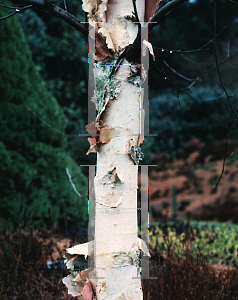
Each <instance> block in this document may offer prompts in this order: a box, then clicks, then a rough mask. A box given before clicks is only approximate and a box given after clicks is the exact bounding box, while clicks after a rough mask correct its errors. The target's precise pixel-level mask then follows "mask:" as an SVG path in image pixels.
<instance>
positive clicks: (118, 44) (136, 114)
mask: <svg viewBox="0 0 238 300" xmlns="http://www.w3.org/2000/svg"><path fill="white" fill-rule="evenodd" d="M104 2H105V5H106V6H105V7H106V9H105V11H103V9H101V15H100V17H99V16H98V15H97V14H95V15H94V17H93V13H92V10H91V20H92V19H93V20H94V21H95V18H96V19H97V18H99V20H100V21H104V24H103V25H98V27H96V32H97V31H98V32H101V34H102V35H103V36H104V38H105V39H106V43H107V47H108V48H109V49H111V50H113V52H114V54H118V55H119V54H120V53H122V51H123V49H125V47H126V46H128V45H129V44H133V42H134V40H135V38H136V37H137V33H138V28H139V26H138V24H134V23H133V21H132V19H133V12H134V8H133V3H132V1H128V0H120V1H117V0H109V1H108V3H107V1H104ZM87 5H89V4H88V2H87V3H86V1H84V5H83V8H84V9H85V10H86V11H88V12H89V17H90V6H87ZM136 6H137V12H138V16H139V19H140V22H142V21H144V10H145V0H137V2H136ZM99 12H100V7H99V8H98V14H99ZM128 16H129V18H128ZM105 21H106V22H105ZM117 57H118V56H117ZM112 59H113V58H112ZM115 67H116V68H117V66H116V65H115V63H114V64H112V65H110V63H109V64H107V65H105V64H104V62H103V61H102V60H101V63H100V64H97V65H96V66H95V81H96V90H95V91H94V101H95V102H96V107H97V110H98V111H99V114H98V116H97V118H96V122H95V123H93V124H90V126H89V127H90V128H91V129H90V128H88V131H89V132H93V131H94V132H95V128H93V130H92V127H96V130H97V132H98V133H100V137H99V138H97V137H94V139H91V148H90V151H93V150H92V149H94V151H95V149H96V150H97V175H96V177H95V181H94V183H95V195H96V215H95V239H94V243H93V244H92V243H90V245H89V248H90V246H91V247H93V250H94V251H92V249H91V251H90V249H89V250H88V252H87V251H86V250H85V249H84V250H82V249H83V248H82V247H83V245H81V248H78V251H75V248H76V247H77V246H76V247H74V250H70V249H67V253H68V254H75V253H77V254H85V255H89V254H90V253H91V254H92V252H94V275H93V276H94V279H95V280H93V279H92V275H87V276H88V278H90V276H91V284H92V286H93V290H94V292H95V294H96V299H97V300H101V299H108V300H109V299H110V300H111V299H133V300H139V299H140V300H141V299H143V292H142V287H141V275H140V268H139V260H140V259H139V255H140V249H141V248H142V246H141V241H140V240H139V239H138V225H137V182H138V162H139V159H140V155H141V153H140V148H139V147H138V145H139V143H140V142H139V137H140V136H141V134H143V133H142V132H141V111H142V91H141V86H140V84H138V82H129V81H128V78H129V77H130V76H131V75H132V73H133V72H134V71H135V69H136V67H135V66H134V65H133V64H132V63H130V62H128V61H127V60H126V59H123V61H122V62H121V64H120V67H119V68H118V69H117V70H116V71H115ZM107 68H109V72H107V71H106V70H107ZM113 69H114V73H113V74H112V73H111V71H110V70H113ZM105 73H107V74H110V75H108V77H105ZM105 82H108V84H105ZM100 89H103V90H100ZM101 94H103V99H101V100H100V99H99V98H100V95H101ZM89 140H90V139H89ZM95 140H97V142H95ZM90 151H89V152H90ZM71 249H72V248H71ZM85 251H86V252H85ZM89 252H90V253H89ZM68 265H69V263H68ZM81 275H82V274H81ZM81 277H82V276H81ZM71 280H72V278H71ZM73 281H74V283H76V285H77V281H78V276H77V277H76V278H75V279H73ZM64 282H65V283H66V280H65V281H64ZM78 282H79V281H78ZM66 284H67V283H66ZM72 294H73V293H72ZM73 295H76V294H73ZM82 295H83V291H82ZM88 299H92V298H90V296H89V298H88Z"/></svg>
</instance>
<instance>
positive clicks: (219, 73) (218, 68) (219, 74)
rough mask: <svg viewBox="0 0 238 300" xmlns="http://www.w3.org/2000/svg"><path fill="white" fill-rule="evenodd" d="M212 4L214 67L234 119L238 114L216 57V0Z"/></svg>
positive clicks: (237, 117)
mask: <svg viewBox="0 0 238 300" xmlns="http://www.w3.org/2000/svg"><path fill="white" fill-rule="evenodd" d="M213 3H214V6H213V14H214V26H213V27H214V56H215V61H216V68H217V73H218V76H219V79H220V82H221V85H222V88H223V90H224V92H225V94H226V97H227V100H228V103H229V105H230V108H231V110H232V112H233V114H234V115H235V117H236V119H237V120H238V116H237V114H236V112H235V110H234V108H233V106H232V103H231V100H230V96H229V95H228V93H227V90H226V87H225V84H224V82H223V78H222V76H221V72H220V67H219V62H218V57H217V44H216V26H217V24H216V0H214V2H213Z"/></svg>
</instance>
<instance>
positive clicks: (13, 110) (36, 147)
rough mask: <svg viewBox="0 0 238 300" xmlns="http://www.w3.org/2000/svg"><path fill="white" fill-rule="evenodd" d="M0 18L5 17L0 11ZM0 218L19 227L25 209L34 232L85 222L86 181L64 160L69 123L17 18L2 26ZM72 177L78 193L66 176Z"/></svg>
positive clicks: (69, 161)
mask: <svg viewBox="0 0 238 300" xmlns="http://www.w3.org/2000/svg"><path fill="white" fill-rule="evenodd" d="M0 15H3V13H2V12H1V10H0ZM0 40H1V41H4V43H1V47H0V191H1V192H0V194H1V196H0V198H1V201H0V217H1V218H3V219H6V220H7V221H10V222H16V221H17V214H18V213H19V211H20V210H21V207H27V211H28V214H31V213H32V212H34V216H33V223H34V224H35V225H36V226H45V225H47V220H48V219H49V214H48V211H49V208H50V212H51V215H52V218H53V222H57V219H58V218H59V217H61V218H64V219H65V220H66V219H67V220H70V221H72V222H74V221H75V222H77V223H79V222H80V225H86V222H87V200H86V199H85V198H84V197H85V196H86V195H87V189H88V188H87V178H86V177H85V176H84V175H83V174H82V173H81V172H80V169H79V167H78V166H77V164H76V163H75V162H74V161H73V160H72V159H71V158H70V157H69V156H68V155H67V154H66V152H65V148H66V146H67V140H66V137H65V136H63V135H60V134H59V133H57V132H55V131H53V130H52V128H49V127H48V126H46V124H44V123H43V122H42V121H41V120H40V119H39V118H37V117H36V116H35V115H33V113H32V112H31V111H29V110H28V109H27V107H30V108H31V109H32V111H34V112H35V113H36V114H37V115H38V116H39V117H40V118H41V119H43V120H45V121H46V122H47V123H49V124H50V125H51V126H52V127H54V128H57V130H59V131H62V132H64V129H65V126H66V118H65V116H64V114H63V111H62V109H61V107H60V106H59V104H58V103H57V101H56V99H55V98H54V97H53V96H52V95H51V94H50V93H49V92H48V91H47V89H46V88H45V86H44V82H43V81H42V79H41V78H40V76H39V74H38V73H37V71H36V67H35V65H34V63H33V61H32V58H31V53H30V51H29V49H28V46H27V44H26V42H25V38H24V34H23V32H22V30H21V27H20V24H19V22H18V19H17V18H16V17H14V18H10V19H7V20H5V21H4V22H0ZM66 168H68V169H69V172H70V175H71V176H74V175H76V174H79V175H78V176H76V177H75V178H73V182H74V183H75V186H76V189H77V190H78V191H79V192H80V193H81V195H82V196H83V197H82V198H79V196H78V195H77V194H76V193H75V192H74V190H73V188H72V186H71V184H70V182H69V180H68V176H67V174H66Z"/></svg>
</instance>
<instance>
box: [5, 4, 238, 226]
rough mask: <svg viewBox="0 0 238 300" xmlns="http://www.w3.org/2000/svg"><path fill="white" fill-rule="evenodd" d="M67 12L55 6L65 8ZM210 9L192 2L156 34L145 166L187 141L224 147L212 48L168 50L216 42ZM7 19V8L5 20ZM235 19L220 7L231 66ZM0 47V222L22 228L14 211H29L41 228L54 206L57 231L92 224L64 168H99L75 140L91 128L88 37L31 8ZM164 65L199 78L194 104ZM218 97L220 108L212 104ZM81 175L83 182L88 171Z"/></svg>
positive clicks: (232, 69) (221, 47) (221, 53)
mask: <svg viewBox="0 0 238 300" xmlns="http://www.w3.org/2000/svg"><path fill="white" fill-rule="evenodd" d="M4 2H6V1H4ZM165 2H166V1H165V0H164V1H163V3H165ZM1 3H3V1H1ZM63 3H64V1H63V0H61V1H58V2H57V5H59V6H60V7H63V5H64V4H63ZM66 3H67V8H68V11H69V12H70V13H72V14H74V15H75V16H77V17H78V18H79V19H80V20H84V19H85V16H84V13H83V12H82V9H81V3H79V2H78V1H77V0H71V1H66ZM212 5H213V4H212V1H205V0H200V1H193V2H187V3H185V4H183V5H181V6H180V7H179V8H178V9H177V10H176V11H175V12H174V13H172V14H171V15H170V16H169V18H168V19H167V20H165V21H163V22H162V23H161V25H160V26H158V27H156V28H155V29H154V30H153V31H152V32H151V33H150V42H151V43H152V44H153V46H154V51H155V55H156V61H155V62H153V61H152V60H151V62H150V72H149V98H150V133H157V134H158V136H157V137H156V138H152V137H145V141H144V143H143V144H142V151H143V152H144V153H145V159H144V161H143V162H142V163H151V158H152V154H154V153H158V152H166V153H168V154H169V155H172V156H176V155H177V154H178V152H179V150H180V149H181V147H183V146H184V144H185V143H187V142H188V141H189V140H191V138H199V139H200V140H201V142H209V143H211V142H215V141H217V140H220V139H224V138H225V134H226V129H225V126H226V124H227V120H228V116H229V113H230V108H229V105H228V103H227V99H226V98H225V97H224V96H223V97H220V95H221V94H222V93H223V92H222V89H221V86H220V82H219V79H218V75H217V72H216V70H215V69H214V70H213V71H212V72H211V73H210V74H209V75H208V76H205V75H206V73H207V72H209V70H210V69H211V68H214V66H215V61H214V49H213V44H212V42H211V43H208V44H207V45H206V47H204V48H203V50H202V51H195V52H191V53H178V52H175V51H173V53H172V54H171V53H170V51H169V50H170V49H172V50H176V49H182V50H192V49H198V48H200V47H202V46H203V45H205V44H206V43H207V42H208V41H209V40H211V41H212V38H213V19H212V18H213V11H212ZM9 12H11V11H9V10H8V9H5V8H1V15H7V14H8V13H9ZM237 13H238V9H237V7H236V6H235V5H234V4H233V3H232V2H228V1H222V0H219V1H217V32H220V30H222V29H223V28H224V26H226V27H227V28H226V29H224V31H222V33H221V34H219V35H218V37H217V44H218V48H217V50H218V57H219V60H225V59H226V58H227V56H228V49H229V53H230V54H233V53H234V52H235V51H236V50H237V45H238V39H237V36H238V19H237V15H238V14H237ZM18 19H19V20H20V24H21V26H20V24H19V22H18ZM185 20H186V22H185ZM21 28H22V29H21ZM23 32H24V35H25V36H24V35H23ZM0 40H1V47H0V55H1V56H0V79H1V81H0V97H1V98H0V100H1V101H0V129H1V131H0V163H1V167H0V170H1V173H0V176H1V177H0V189H1V203H0V211H1V212H0V215H1V217H4V218H5V219H8V220H14V221H17V217H16V216H17V212H18V211H19V209H20V208H21V207H23V206H26V207H27V208H28V212H32V211H34V217H33V218H34V222H35V224H37V225H39V226H41V225H43V224H45V225H46V218H47V217H46V216H48V207H50V208H51V214H52V216H53V221H54V222H56V221H57V218H58V217H59V216H61V217H62V218H64V219H68V220H71V221H81V222H82V223H84V224H86V223H85V222H86V219H87V214H86V202H85V200H83V199H80V198H78V196H77V195H76V194H75V193H74V191H73V189H72V187H71V185H70V183H69V182H68V180H67V179H68V177H67V175H66V171H65V169H66V167H68V168H69V169H70V173H71V175H72V176H73V175H75V174H78V173H80V170H79V168H78V166H77V164H78V165H79V164H84V165H85V164H95V161H96V159H95V158H96V155H95V154H90V155H88V156H86V155H85V153H86V152H87V150H88V147H89V144H88V142H87V140H86V138H78V137H77V136H78V134H84V133H86V131H85V125H86V124H87V123H88V121H87V113H88V112H87V88H88V87H87V81H88V64H87V63H88V60H87V46H88V45H87V38H85V37H84V36H83V35H82V34H81V33H80V32H78V31H76V30H75V29H74V28H71V27H70V26H69V25H68V24H66V23H65V22H64V21H62V20H61V19H59V18H56V17H54V16H51V15H50V14H49V13H47V12H42V11H40V10H37V9H35V10H26V11H25V12H23V13H20V14H18V16H17V17H16V16H14V17H13V18H10V19H8V20H4V21H1V22H0ZM156 47H157V48H158V49H157V48H156ZM161 49H167V50H168V51H161ZM164 61H166V62H167V63H168V64H169V65H170V66H171V67H172V68H174V69H175V70H177V71H178V72H179V73H180V74H182V75H183V76H186V77H188V78H197V77H198V76H199V77H200V78H202V80H201V81H199V80H198V81H196V83H195V84H194V85H193V87H192V88H191V89H186V90H185V91H186V92H188V93H190V94H191V95H192V96H193V97H194V98H196V99H197V100H194V99H191V98H190V97H189V96H188V95H186V94H185V93H184V92H182V91H181V90H178V89H177V88H176V87H180V88H182V89H183V88H186V87H187V86H188V85H190V84H191V81H187V80H184V79H182V78H181V76H178V75H176V74H175V73H173V72H172V70H171V69H170V68H168V67H166V66H165V64H164ZM33 62H34V63H33ZM237 63H238V58H237V56H234V57H233V58H232V59H229V60H228V61H225V62H224V63H222V64H221V65H220V67H221V71H222V76H223V80H224V82H225V84H226V86H227V87H228V88H229V90H228V91H229V95H232V94H233V97H231V98H230V99H231V101H232V103H233V105H234V107H235V109H238V104H237V103H238V102H237V92H236V85H237ZM39 75H40V76H39ZM203 76H205V77H203ZM165 77H166V79H165ZM168 79H169V80H168ZM169 81H170V82H171V83H172V86H171V85H170V84H169ZM177 94H178V95H179V98H180V102H181V106H182V109H181V108H180V106H179V103H178V99H177ZM217 97H220V98H217ZM212 98H217V99H214V100H210V101H207V99H212ZM27 105H28V106H29V107H31V109H32V110H33V111H35V112H36V114H37V115H39V116H40V117H41V118H42V119H44V120H45V121H46V122H47V123H49V124H50V125H51V126H52V127H54V128H56V129H57V130H60V131H63V132H66V133H67V134H69V135H74V136H76V138H70V137H68V138H66V137H64V136H62V135H60V134H58V133H56V132H55V131H53V130H52V129H50V128H49V127H47V126H46V125H45V124H44V123H42V121H40V120H39V119H38V118H37V117H35V116H34V115H33V114H32V113H31V112H30V111H28V110H27V107H26V106H27ZM229 133H230V135H231V138H233V139H235V137H236V136H237V120H235V118H234V117H232V120H231V125H230V132H229ZM70 157H71V158H70ZM75 162H76V163H75ZM84 172H85V175H86V176H87V170H86V168H85V170H84ZM86 176H83V175H82V174H81V175H79V176H77V177H75V178H74V182H75V183H76V186H77V189H78V190H79V191H80V192H81V193H82V194H83V196H86V194H87V185H88V183H87V178H86ZM57 180H65V181H57ZM81 209H83V211H84V213H81Z"/></svg>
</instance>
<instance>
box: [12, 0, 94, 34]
mask: <svg viewBox="0 0 238 300" xmlns="http://www.w3.org/2000/svg"><path fill="white" fill-rule="evenodd" d="M18 3H19V4H30V5H32V7H34V8H40V9H42V10H45V11H48V12H49V13H51V14H52V15H54V16H57V17H59V18H60V19H62V20H64V21H65V22H67V23H68V24H69V25H70V26H72V27H73V28H75V29H77V30H78V31H80V32H81V33H83V34H84V35H86V36H87V35H88V28H87V26H85V25H83V24H82V23H81V21H80V20H79V19H78V18H76V17H75V16H74V15H72V14H70V13H69V12H68V11H66V10H64V9H62V8H60V7H59V6H57V5H55V4H53V3H52V2H50V1H45V0H18Z"/></svg>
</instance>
